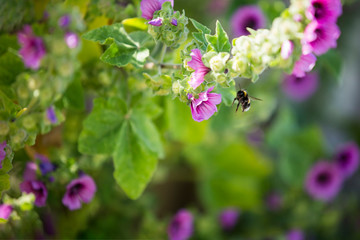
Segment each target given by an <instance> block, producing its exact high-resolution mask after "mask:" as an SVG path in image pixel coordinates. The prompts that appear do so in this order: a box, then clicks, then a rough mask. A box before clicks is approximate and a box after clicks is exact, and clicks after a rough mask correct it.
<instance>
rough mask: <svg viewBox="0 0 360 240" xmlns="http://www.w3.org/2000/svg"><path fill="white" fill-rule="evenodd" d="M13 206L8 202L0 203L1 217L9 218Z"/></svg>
mask: <svg viewBox="0 0 360 240" xmlns="http://www.w3.org/2000/svg"><path fill="white" fill-rule="evenodd" d="M12 211H13V207H12V206H11V205H8V204H0V218H2V219H9V217H10V214H11V212H12Z"/></svg>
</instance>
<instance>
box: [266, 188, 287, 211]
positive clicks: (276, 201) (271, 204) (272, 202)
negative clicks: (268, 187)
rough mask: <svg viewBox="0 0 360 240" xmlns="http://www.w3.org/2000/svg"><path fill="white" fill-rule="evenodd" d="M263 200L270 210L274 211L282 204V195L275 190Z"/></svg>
mask: <svg viewBox="0 0 360 240" xmlns="http://www.w3.org/2000/svg"><path fill="white" fill-rule="evenodd" d="M265 201H266V206H267V208H268V209H269V210H271V211H276V210H278V209H280V208H281V207H282V205H283V197H282V196H281V195H280V194H279V193H276V192H273V193H270V194H269V195H268V196H267V197H266V200H265Z"/></svg>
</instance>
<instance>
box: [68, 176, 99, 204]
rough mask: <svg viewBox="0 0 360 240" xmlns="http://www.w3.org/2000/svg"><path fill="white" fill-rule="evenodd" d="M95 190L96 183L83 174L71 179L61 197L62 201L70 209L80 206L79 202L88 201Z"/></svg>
mask: <svg viewBox="0 0 360 240" xmlns="http://www.w3.org/2000/svg"><path fill="white" fill-rule="evenodd" d="M95 192H96V184H95V182H94V180H93V179H92V178H91V177H90V176H88V175H83V176H81V177H79V178H77V179H74V180H72V181H71V182H70V183H69V184H68V185H67V187H66V193H65V195H64V197H63V199H62V203H63V204H64V205H65V206H67V207H68V208H69V209H70V210H76V209H79V208H81V202H84V203H89V202H90V201H91V200H92V199H93V197H94V194H95Z"/></svg>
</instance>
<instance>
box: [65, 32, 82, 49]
mask: <svg viewBox="0 0 360 240" xmlns="http://www.w3.org/2000/svg"><path fill="white" fill-rule="evenodd" d="M65 42H66V44H67V46H68V47H69V48H76V47H77V46H78V45H79V36H78V35H77V34H76V33H73V32H68V33H66V34H65Z"/></svg>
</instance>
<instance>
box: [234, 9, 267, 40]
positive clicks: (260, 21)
mask: <svg viewBox="0 0 360 240" xmlns="http://www.w3.org/2000/svg"><path fill="white" fill-rule="evenodd" d="M265 26H266V18H265V16H264V14H263V12H262V11H261V9H260V8H259V7H258V6H256V5H248V6H244V7H241V8H239V9H238V10H236V12H235V13H234V14H233V16H232V17H231V29H232V33H233V35H234V37H240V36H243V35H249V34H250V33H249V31H248V30H247V29H246V28H251V29H254V30H257V29H259V28H264V27H265Z"/></svg>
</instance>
